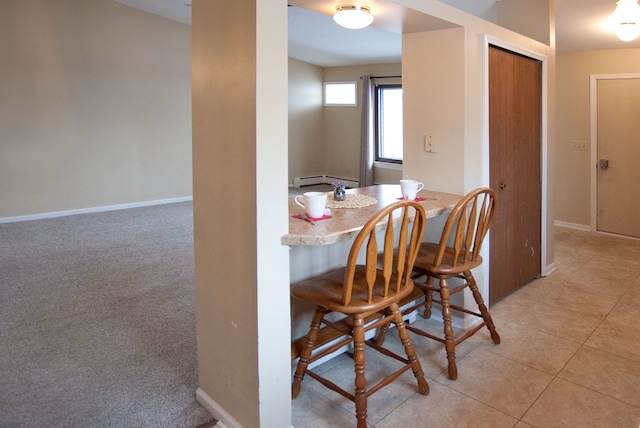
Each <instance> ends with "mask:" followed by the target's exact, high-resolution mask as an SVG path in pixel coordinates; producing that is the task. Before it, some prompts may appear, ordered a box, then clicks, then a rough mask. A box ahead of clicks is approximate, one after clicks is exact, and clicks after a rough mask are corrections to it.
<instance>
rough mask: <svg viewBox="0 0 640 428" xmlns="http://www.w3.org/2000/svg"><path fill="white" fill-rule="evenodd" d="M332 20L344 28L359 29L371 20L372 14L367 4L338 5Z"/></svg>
mask: <svg viewBox="0 0 640 428" xmlns="http://www.w3.org/2000/svg"><path fill="white" fill-rule="evenodd" d="M333 20H334V21H336V23H337V24H338V25H340V26H342V27H344V28H349V29H351V30H359V29H360V28H364V27H366V26H368V25H369V24H371V23H372V22H373V15H371V9H370V8H369V7H368V6H362V5H359V4H358V5H343V4H341V5H338V6H336V13H335V14H334V15H333Z"/></svg>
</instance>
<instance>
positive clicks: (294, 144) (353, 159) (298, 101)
mask: <svg viewBox="0 0 640 428" xmlns="http://www.w3.org/2000/svg"><path fill="white" fill-rule="evenodd" d="M365 74H369V75H372V76H399V75H400V74H401V65H400V64H371V65H361V66H351V67H327V68H322V67H318V66H315V65H311V64H308V63H305V62H302V61H298V60H296V59H293V58H289V184H291V183H293V179H294V178H295V177H301V176H312V175H329V176H334V177H341V178H345V179H350V180H355V181H358V177H359V175H360V171H359V168H360V122H361V115H362V109H361V107H360V96H361V94H362V81H361V80H360V76H363V75H365ZM325 81H327V82H337V81H356V82H358V106H356V107H342V106H336V107H323V106H322V83H323V82H325ZM401 176H402V171H401V170H393V169H385V168H374V182H375V183H397V182H398V180H399V179H400V178H401Z"/></svg>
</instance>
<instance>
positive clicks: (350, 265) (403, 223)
mask: <svg viewBox="0 0 640 428" xmlns="http://www.w3.org/2000/svg"><path fill="white" fill-rule="evenodd" d="M426 224H427V216H426V214H425V211H424V208H423V207H422V205H420V204H419V203H417V202H414V201H400V202H395V203H393V204H391V205H389V206H387V207H385V208H383V209H381V210H380V211H378V212H377V213H376V214H375V215H374V216H373V217H371V219H369V221H367V223H366V224H365V225H364V226H363V228H362V230H360V232H359V233H358V235H357V236H356V238H355V240H354V242H353V245H352V246H351V251H350V252H349V258H348V260H347V267H346V271H345V275H344V282H343V284H344V285H343V292H342V303H343V304H345V305H348V304H350V303H351V294H352V291H353V284H354V280H356V281H359V282H360V281H364V283H366V286H367V289H368V293H367V302H368V303H371V302H372V300H373V297H374V293H373V290H374V286H379V285H380V282H382V285H383V287H381V289H382V291H381V292H380V293H378V295H379V297H382V298H387V297H389V296H391V295H393V294H396V293H398V292H400V290H401V289H402V288H403V287H406V286H407V284H408V283H411V279H410V274H411V271H412V270H413V265H414V263H415V261H416V256H417V254H418V250H419V249H420V244H421V242H422V235H423V234H424V229H425V226H426ZM378 235H382V238H381V240H382V245H381V250H379V247H380V245H379V244H378V238H377V236H378ZM396 241H397V243H398V244H397V246H396V244H395V243H396ZM363 246H364V247H365V250H364V251H365V264H364V273H363V269H362V265H361V267H360V268H358V267H357V266H358V264H357V262H358V256H359V254H360V250H361V249H362V248H363ZM379 263H380V264H379Z"/></svg>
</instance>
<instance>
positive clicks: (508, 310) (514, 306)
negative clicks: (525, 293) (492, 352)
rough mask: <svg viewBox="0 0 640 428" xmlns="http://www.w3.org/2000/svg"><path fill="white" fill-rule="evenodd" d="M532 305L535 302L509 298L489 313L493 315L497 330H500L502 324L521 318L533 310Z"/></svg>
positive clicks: (492, 308) (497, 304) (496, 305)
mask: <svg viewBox="0 0 640 428" xmlns="http://www.w3.org/2000/svg"><path fill="white" fill-rule="evenodd" d="M532 305H533V302H521V301H517V299H512V298H511V296H509V297H507V298H506V299H503V300H501V301H499V302H498V303H496V304H495V305H493V306H491V308H489V312H490V313H491V318H493V321H494V323H495V325H496V328H498V327H499V326H500V324H503V323H506V322H511V321H514V320H516V319H518V318H520V317H521V316H522V314H523V313H525V312H527V311H528V310H529V309H531V306H532ZM498 331H500V330H498Z"/></svg>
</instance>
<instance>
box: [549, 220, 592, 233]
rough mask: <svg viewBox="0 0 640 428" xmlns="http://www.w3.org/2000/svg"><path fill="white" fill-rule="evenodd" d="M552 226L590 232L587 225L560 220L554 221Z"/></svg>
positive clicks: (589, 227)
mask: <svg viewBox="0 0 640 428" xmlns="http://www.w3.org/2000/svg"><path fill="white" fill-rule="evenodd" d="M553 224H554V225H555V226H560V227H566V228H569V229H577V230H582V231H585V232H590V231H591V226H589V225H588V224H578V223H569V222H567V221H560V220H556V221H554V222H553Z"/></svg>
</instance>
